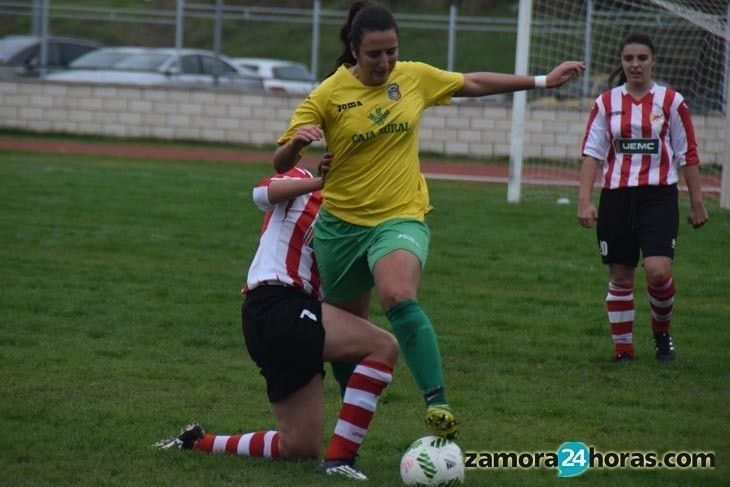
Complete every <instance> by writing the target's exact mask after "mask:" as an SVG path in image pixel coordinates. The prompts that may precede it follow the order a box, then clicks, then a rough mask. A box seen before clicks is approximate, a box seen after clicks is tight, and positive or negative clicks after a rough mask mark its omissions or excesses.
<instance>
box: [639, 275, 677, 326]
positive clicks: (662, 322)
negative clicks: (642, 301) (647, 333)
mask: <svg viewBox="0 0 730 487" xmlns="http://www.w3.org/2000/svg"><path fill="white" fill-rule="evenodd" d="M646 292H647V294H648V295H649V303H650V304H651V329H652V331H653V332H654V333H665V332H668V331H669V328H670V326H671V324H672V308H673V306H674V280H673V279H672V275H671V274H670V275H669V276H667V278H666V279H664V280H663V281H660V282H658V283H656V284H651V283H649V284H647V286H646Z"/></svg>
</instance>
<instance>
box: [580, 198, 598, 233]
mask: <svg viewBox="0 0 730 487" xmlns="http://www.w3.org/2000/svg"><path fill="white" fill-rule="evenodd" d="M597 220H598V210H597V209H596V205H594V204H593V202H592V201H586V200H578V223H580V226H582V227H584V228H591V227H592V226H593V223H594V222H596V221H597Z"/></svg>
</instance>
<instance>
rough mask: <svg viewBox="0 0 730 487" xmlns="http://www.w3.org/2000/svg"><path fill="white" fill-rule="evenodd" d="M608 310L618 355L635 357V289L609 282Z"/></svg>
mask: <svg viewBox="0 0 730 487" xmlns="http://www.w3.org/2000/svg"><path fill="white" fill-rule="evenodd" d="M606 308H607V310H608V322H609V323H610V325H611V337H612V338H613V346H614V349H615V351H616V354H619V353H628V354H629V355H631V356H632V357H633V356H634V345H633V330H634V313H635V308H634V290H633V287H621V286H618V285H616V284H614V283H612V282H609V283H608V294H606Z"/></svg>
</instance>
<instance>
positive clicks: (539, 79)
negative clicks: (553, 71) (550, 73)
mask: <svg viewBox="0 0 730 487" xmlns="http://www.w3.org/2000/svg"><path fill="white" fill-rule="evenodd" d="M546 86H547V76H545V75H543V76H535V88H545V87H546Z"/></svg>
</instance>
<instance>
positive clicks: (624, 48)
mask: <svg viewBox="0 0 730 487" xmlns="http://www.w3.org/2000/svg"><path fill="white" fill-rule="evenodd" d="M619 55H620V58H621V66H620V67H619V68H617V69H616V71H614V73H612V75H611V77H610V79H611V81H612V80H613V79H615V77H616V76H618V75H620V76H621V77H620V80H619V84H618V86H616V87H614V88H612V89H610V90H607V91H605V92H604V93H602V94H601V95H600V96H599V97H598V98H597V99H596V101H595V104H594V105H593V109H592V110H591V113H590V116H589V118H588V123H587V126H586V132H585V136H584V138H583V144H582V153H583V164H582V167H581V173H580V193H579V196H578V222H579V223H580V225H582V226H583V227H586V228H590V227H592V226H593V223H594V222H595V221H596V220H597V221H598V224H597V232H596V233H597V236H598V246H599V250H600V252H601V257H602V260H603V263H604V264H606V265H608V268H609V276H610V282H609V284H608V294H607V295H606V305H607V309H608V319H609V322H610V325H611V334H612V337H613V343H614V360H615V361H631V360H633V359H634V347H633V340H632V333H633V325H634V312H635V306H634V294H633V289H634V278H635V272H636V266H637V264H638V262H639V255H640V254H641V256H642V258H643V265H644V271H645V274H646V280H647V293H648V296H649V302H650V304H651V316H652V320H651V326H652V331H653V334H654V342H655V348H656V358H657V360H659V361H662V362H666V361H671V360H674V358H675V356H676V354H675V350H674V345H673V342H672V337H671V335H670V325H671V317H672V307H673V303H674V281H673V279H672V260H673V258H674V247H675V244H676V239H677V233H678V229H679V209H678V193H677V181H678V179H679V169H680V168H681V169H682V170H683V174H684V179H685V181H686V183H687V189H688V191H689V198H690V210H689V214H688V216H687V221H688V222H689V223H690V224H691V225H692V226H693V227H694V228H700V227H701V226H702V225H704V224H705V222H707V210H706V209H705V205H704V203H703V201H702V190H701V188H700V177H699V176H700V174H699V167H698V165H699V162H700V160H699V156H698V155H697V142H696V140H695V134H694V129H693V127H692V119H691V117H690V113H689V109H688V108H687V104H686V103H685V101H684V98H683V97H682V95H680V94H679V93H677V92H676V91H674V90H672V89H670V88H668V87H665V86H660V85H658V84H657V83H655V82H654V80H653V79H652V69H653V68H654V65H655V63H656V50H655V48H654V44H653V43H652V41H651V39H650V38H649V36H647V35H645V34H641V33H632V34H629V35H627V36H626V37H625V38H624V39H623V40H622V41H621V43H620V45H619ZM599 164H603V177H602V187H603V189H602V190H601V197H600V202H599V205H598V209H596V207H595V206H594V204H593V202H592V198H591V192H592V188H593V182H594V181H595V179H596V173H597V170H598V165H599Z"/></svg>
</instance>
